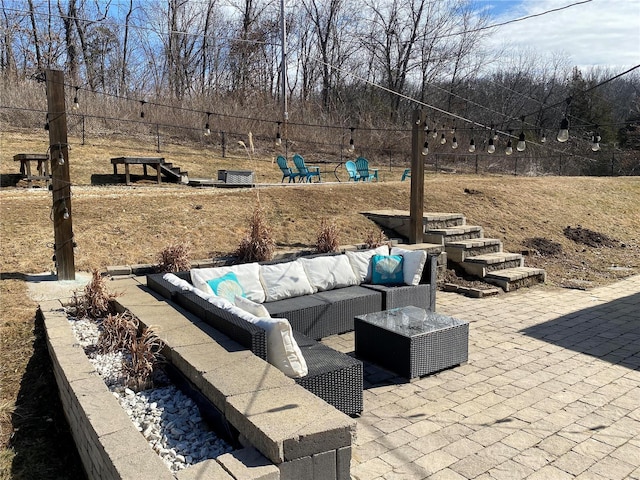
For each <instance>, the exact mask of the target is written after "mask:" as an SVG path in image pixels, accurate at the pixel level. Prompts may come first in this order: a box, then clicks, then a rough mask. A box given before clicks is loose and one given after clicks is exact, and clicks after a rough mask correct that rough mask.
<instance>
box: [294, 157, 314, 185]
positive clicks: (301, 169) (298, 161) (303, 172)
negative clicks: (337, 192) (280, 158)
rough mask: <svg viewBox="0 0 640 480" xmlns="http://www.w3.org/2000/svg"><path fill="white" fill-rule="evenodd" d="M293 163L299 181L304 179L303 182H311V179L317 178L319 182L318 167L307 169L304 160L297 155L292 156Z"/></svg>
mask: <svg viewBox="0 0 640 480" xmlns="http://www.w3.org/2000/svg"><path fill="white" fill-rule="evenodd" d="M293 163H294V164H295V166H296V168H297V169H298V176H299V177H300V181H302V179H303V178H304V179H305V182H311V179H312V178H313V177H318V182H319V181H320V167H311V166H309V167H307V166H306V165H305V163H304V158H302V156H301V155H298V154H297V153H296V154H295V155H294V156H293Z"/></svg>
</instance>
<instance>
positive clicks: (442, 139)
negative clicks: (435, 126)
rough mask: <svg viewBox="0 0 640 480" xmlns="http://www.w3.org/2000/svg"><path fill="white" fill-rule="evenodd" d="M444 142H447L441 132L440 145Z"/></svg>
mask: <svg viewBox="0 0 640 480" xmlns="http://www.w3.org/2000/svg"><path fill="white" fill-rule="evenodd" d="M445 143H447V139H446V138H445V136H444V133H443V134H442V136H441V137H440V145H444V144H445Z"/></svg>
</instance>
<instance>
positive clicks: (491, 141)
mask: <svg viewBox="0 0 640 480" xmlns="http://www.w3.org/2000/svg"><path fill="white" fill-rule="evenodd" d="M495 151H496V146H495V145H494V144H493V135H492V136H491V137H490V138H489V146H488V147H487V153H494V152H495Z"/></svg>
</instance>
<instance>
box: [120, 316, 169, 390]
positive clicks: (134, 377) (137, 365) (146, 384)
mask: <svg viewBox="0 0 640 480" xmlns="http://www.w3.org/2000/svg"><path fill="white" fill-rule="evenodd" d="M163 346H164V343H163V342H162V340H160V338H159V337H158V336H157V335H156V333H155V332H154V331H153V329H152V328H151V327H149V328H145V329H144V330H143V331H142V333H141V334H140V336H139V337H137V338H135V339H134V340H133V342H132V343H131V345H130V346H129V349H128V350H129V353H130V354H131V362H130V363H127V362H125V365H124V367H125V371H126V372H127V385H128V386H129V388H131V389H132V390H134V391H141V390H145V389H147V388H150V387H151V386H152V378H151V376H152V374H153V370H154V367H155V365H156V364H157V363H158V362H159V361H160V359H161V355H160V350H162V347H163Z"/></svg>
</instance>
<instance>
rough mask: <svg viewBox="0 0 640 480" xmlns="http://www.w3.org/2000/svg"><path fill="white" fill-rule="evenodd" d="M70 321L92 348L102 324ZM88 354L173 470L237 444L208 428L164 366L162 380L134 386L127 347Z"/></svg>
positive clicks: (230, 448)
mask: <svg viewBox="0 0 640 480" xmlns="http://www.w3.org/2000/svg"><path fill="white" fill-rule="evenodd" d="M69 322H70V323H71V326H72V328H73V331H74V333H75V335H76V338H77V339H78V343H79V344H80V345H81V346H82V347H83V348H85V351H88V350H89V351H90V347H91V346H94V345H95V344H96V342H97V341H98V337H99V335H100V330H99V327H98V325H97V324H96V323H95V322H93V321H91V320H87V319H81V320H78V319H75V318H74V317H69ZM88 357H89V361H90V362H91V363H92V364H93V365H94V367H95V369H96V371H97V372H98V373H99V374H100V376H101V377H102V378H103V380H104V382H105V384H106V385H107V386H108V387H109V390H111V392H112V393H113V395H114V396H115V397H116V398H117V399H118V401H119V402H120V405H121V406H122V408H123V410H124V411H125V412H126V413H127V415H129V418H131V421H132V422H133V424H134V425H135V427H136V428H137V429H138V431H140V433H142V435H143V436H144V437H145V438H146V439H147V441H148V442H149V444H150V445H151V448H153V450H154V451H155V452H156V453H157V454H158V455H159V456H160V458H162V460H163V461H164V463H165V464H166V465H167V467H168V468H169V469H170V470H171V471H172V472H176V471H178V470H182V469H184V468H186V467H188V466H189V465H193V464H196V463H198V462H201V461H203V460H206V459H209V458H216V457H218V456H219V455H222V454H223V453H227V452H230V451H231V450H232V447H231V446H229V445H228V444H227V443H226V442H225V441H224V440H222V439H221V438H219V437H218V436H217V435H216V434H215V432H213V431H211V430H210V429H209V428H208V426H207V425H206V423H205V422H204V421H203V420H202V417H201V416H200V412H199V410H198V407H197V405H196V404H195V403H194V402H193V400H191V399H190V398H189V397H188V396H186V395H185V394H184V393H182V392H181V391H180V390H179V389H178V388H176V387H175V386H173V385H170V384H169V383H170V382H169V380H168V379H167V377H166V376H165V375H164V374H162V373H161V372H160V374H159V375H158V379H159V382H158V383H163V384H164V385H163V386H161V387H158V388H151V389H149V390H144V391H141V392H134V391H133V390H131V389H129V388H126V387H125V383H124V382H125V374H124V370H123V368H122V363H123V361H125V360H126V356H125V355H124V354H123V353H122V352H116V353H109V354H104V355H102V354H97V353H95V352H94V353H89V354H88Z"/></svg>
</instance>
